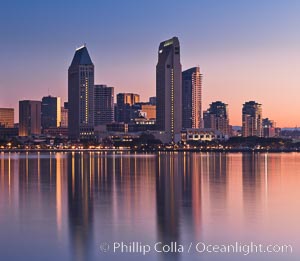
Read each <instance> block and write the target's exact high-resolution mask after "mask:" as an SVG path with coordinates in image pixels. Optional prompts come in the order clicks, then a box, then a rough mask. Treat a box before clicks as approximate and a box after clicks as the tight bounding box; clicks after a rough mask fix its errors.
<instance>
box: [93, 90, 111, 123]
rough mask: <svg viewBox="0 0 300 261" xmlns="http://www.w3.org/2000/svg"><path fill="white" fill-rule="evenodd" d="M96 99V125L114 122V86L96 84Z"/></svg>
mask: <svg viewBox="0 0 300 261" xmlns="http://www.w3.org/2000/svg"><path fill="white" fill-rule="evenodd" d="M94 99H95V100H94V105H95V110H94V112H95V118H94V125H95V126H98V125H102V124H108V123H112V122H113V121H114V87H108V86H106V85H100V84H96V85H95V90H94Z"/></svg>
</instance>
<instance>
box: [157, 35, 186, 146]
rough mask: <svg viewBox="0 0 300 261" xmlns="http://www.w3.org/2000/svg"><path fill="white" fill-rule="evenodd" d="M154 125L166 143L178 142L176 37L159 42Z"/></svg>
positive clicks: (179, 73)
mask: <svg viewBox="0 0 300 261" xmlns="http://www.w3.org/2000/svg"><path fill="white" fill-rule="evenodd" d="M156 124H157V130H159V131H160V132H162V133H164V135H166V139H165V140H166V141H168V142H172V143H174V142H177V141H180V133H181V130H182V69H181V63H180V45H179V40H178V38H177V37H173V38H171V39H169V40H166V41H164V42H161V43H160V45H159V49H158V63H157V65H156Z"/></svg>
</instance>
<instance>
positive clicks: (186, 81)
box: [182, 67, 202, 129]
mask: <svg viewBox="0 0 300 261" xmlns="http://www.w3.org/2000/svg"><path fill="white" fill-rule="evenodd" d="M201 115H202V75H201V74H200V68H199V67H193V68H191V69H188V70H186V71H183V72H182V127H183V128H185V129H186V128H201V127H202V119H201Z"/></svg>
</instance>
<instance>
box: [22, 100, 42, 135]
mask: <svg viewBox="0 0 300 261" xmlns="http://www.w3.org/2000/svg"><path fill="white" fill-rule="evenodd" d="M39 134H41V102H40V101H29V100H24V101H19V136H30V135H39Z"/></svg>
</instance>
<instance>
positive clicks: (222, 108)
mask: <svg viewBox="0 0 300 261" xmlns="http://www.w3.org/2000/svg"><path fill="white" fill-rule="evenodd" d="M203 120H204V128H209V129H213V130H217V131H220V132H222V133H223V134H224V135H230V134H231V130H230V126H229V114H228V105H227V104H225V103H223V102H221V101H216V102H213V103H211V104H210V106H209V109H208V110H207V111H205V112H204V113H203Z"/></svg>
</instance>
